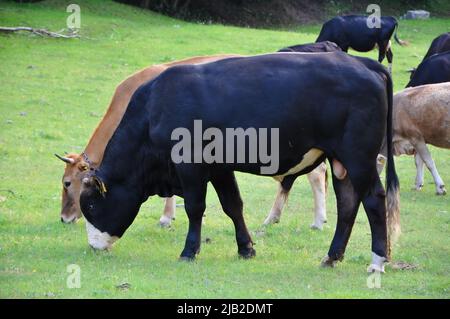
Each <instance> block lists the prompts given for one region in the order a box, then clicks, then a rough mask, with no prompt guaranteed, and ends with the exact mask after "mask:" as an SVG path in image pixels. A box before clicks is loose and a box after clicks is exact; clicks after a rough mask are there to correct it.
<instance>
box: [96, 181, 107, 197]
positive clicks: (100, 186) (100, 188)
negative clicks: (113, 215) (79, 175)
mask: <svg viewBox="0 0 450 319" xmlns="http://www.w3.org/2000/svg"><path fill="white" fill-rule="evenodd" d="M92 179H93V181H94V183H95V186H96V187H97V189H98V191H99V192H100V194H102V196H103V197H105V194H106V192H107V190H106V185H105V183H103V181H102V180H101V179H100V178H98V177H97V176H92Z"/></svg>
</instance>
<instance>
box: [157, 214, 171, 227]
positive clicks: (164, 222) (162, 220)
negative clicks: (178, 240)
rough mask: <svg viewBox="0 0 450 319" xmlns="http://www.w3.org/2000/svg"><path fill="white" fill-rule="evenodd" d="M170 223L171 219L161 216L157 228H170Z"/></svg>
mask: <svg viewBox="0 0 450 319" xmlns="http://www.w3.org/2000/svg"><path fill="white" fill-rule="evenodd" d="M171 223H172V218H170V217H167V216H165V215H162V216H161V218H160V219H159V226H161V227H170V224H171Z"/></svg>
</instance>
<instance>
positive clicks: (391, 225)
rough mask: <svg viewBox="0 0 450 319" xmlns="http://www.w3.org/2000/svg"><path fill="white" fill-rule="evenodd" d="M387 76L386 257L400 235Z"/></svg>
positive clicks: (391, 91)
mask: <svg viewBox="0 0 450 319" xmlns="http://www.w3.org/2000/svg"><path fill="white" fill-rule="evenodd" d="M385 75H386V77H387V93H388V114H387V130H386V143H387V168H386V189H387V194H386V195H387V196H386V197H387V205H386V206H387V207H386V214H387V216H386V217H387V218H386V220H387V232H388V233H387V235H388V251H387V253H388V257H390V255H391V245H392V244H394V243H395V241H396V240H397V239H398V237H399V236H400V232H401V230H400V208H399V207H400V196H399V189H400V185H399V181H398V177H397V173H396V172H395V163H394V154H393V151H392V137H393V128H392V113H393V88H392V79H391V76H390V74H388V73H387V72H386V73H385Z"/></svg>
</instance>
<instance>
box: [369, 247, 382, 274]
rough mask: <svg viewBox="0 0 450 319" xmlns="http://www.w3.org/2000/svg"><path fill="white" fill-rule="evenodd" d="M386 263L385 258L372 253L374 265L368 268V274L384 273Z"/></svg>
mask: <svg viewBox="0 0 450 319" xmlns="http://www.w3.org/2000/svg"><path fill="white" fill-rule="evenodd" d="M385 262H386V258H385V257H381V256H378V255H377V254H375V253H374V252H372V263H371V264H370V265H369V267H367V272H369V273H372V272H382V273H384V263H385Z"/></svg>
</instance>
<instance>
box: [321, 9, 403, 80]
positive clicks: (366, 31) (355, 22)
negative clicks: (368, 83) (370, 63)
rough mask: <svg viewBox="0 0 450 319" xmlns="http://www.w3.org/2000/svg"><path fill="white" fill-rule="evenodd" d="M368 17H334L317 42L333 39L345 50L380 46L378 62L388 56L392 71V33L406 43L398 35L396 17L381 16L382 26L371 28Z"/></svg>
mask: <svg viewBox="0 0 450 319" xmlns="http://www.w3.org/2000/svg"><path fill="white" fill-rule="evenodd" d="M368 19H370V18H369V17H367V16H362V15H347V16H341V17H334V18H333V19H331V20H329V21H327V22H325V23H324V24H323V26H322V29H321V30H320V34H319V37H318V38H317V40H316V42H321V41H332V42H334V43H336V44H337V45H338V46H339V47H340V48H341V49H342V50H343V51H344V52H347V51H348V49H349V48H352V49H353V50H356V51H360V52H368V51H371V50H373V49H374V48H375V46H378V62H380V63H381V62H382V61H383V60H384V57H386V58H387V60H388V63H389V72H392V59H393V57H394V55H393V54H392V50H391V41H390V39H391V37H392V35H394V39H395V41H397V43H398V44H400V45H404V44H405V42H404V41H401V40H399V39H398V37H397V31H396V29H397V26H398V23H397V20H396V19H395V18H394V17H381V18H380V21H379V22H380V27H376V26H374V27H373V28H370V27H369V26H368V24H367V22H368Z"/></svg>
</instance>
